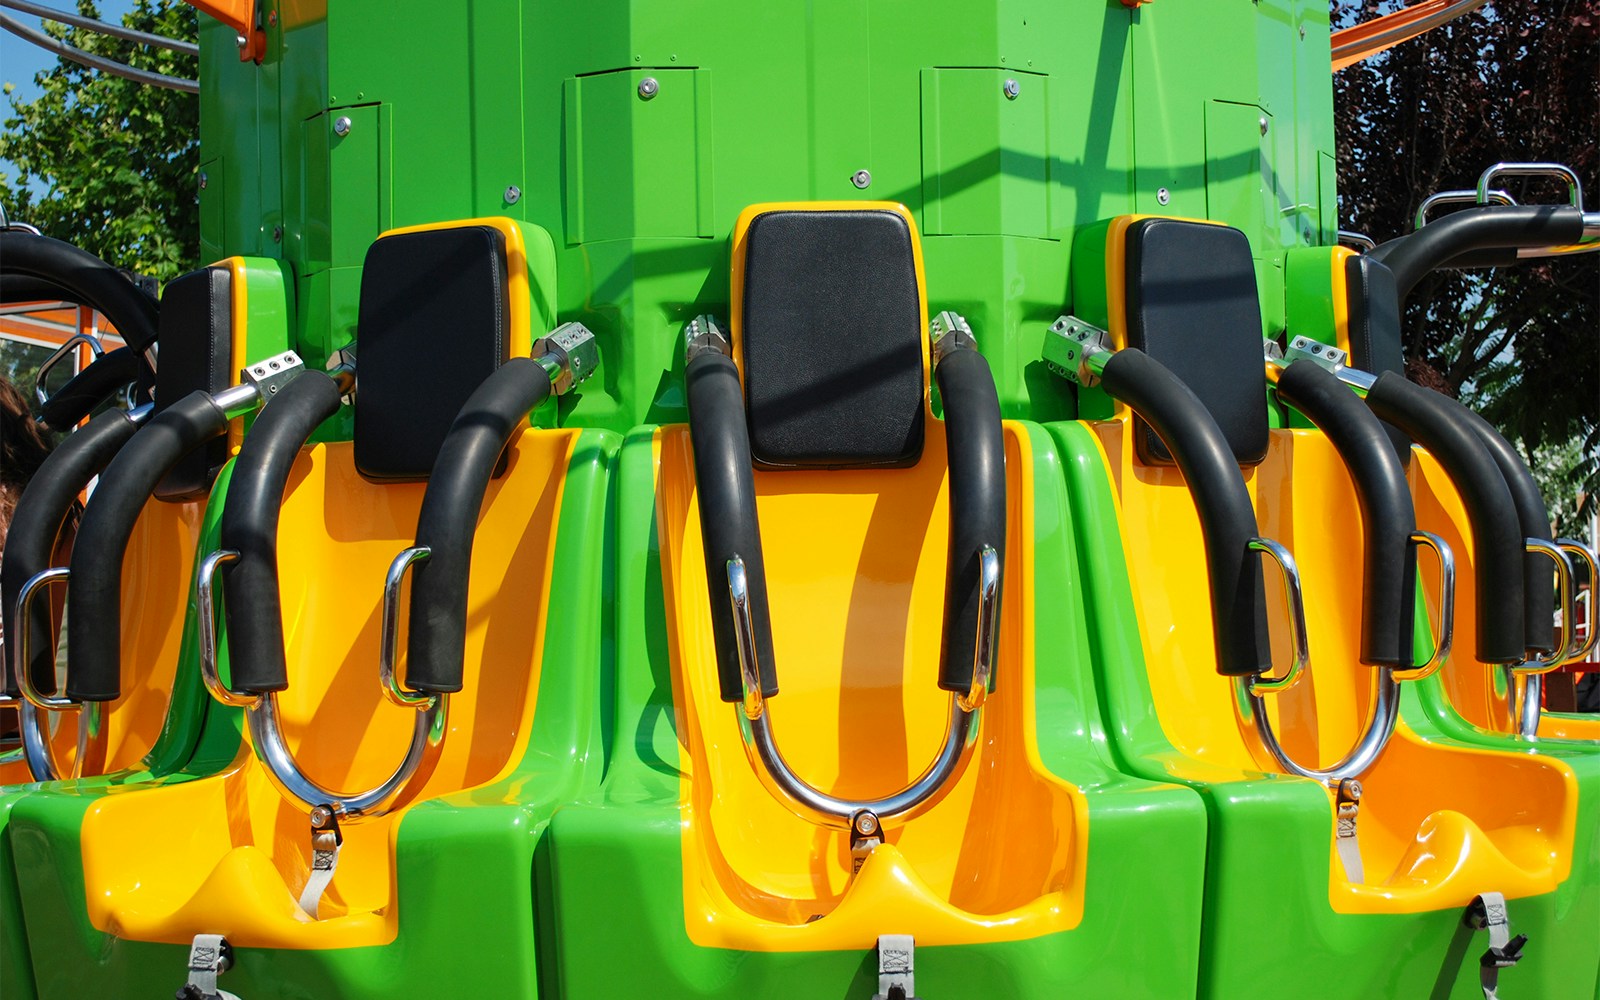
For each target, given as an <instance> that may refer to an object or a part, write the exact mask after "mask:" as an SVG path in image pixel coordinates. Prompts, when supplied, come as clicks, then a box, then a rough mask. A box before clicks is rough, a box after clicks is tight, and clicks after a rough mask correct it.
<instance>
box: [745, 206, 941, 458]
mask: <svg viewBox="0 0 1600 1000" xmlns="http://www.w3.org/2000/svg"><path fill="white" fill-rule="evenodd" d="M911 241H912V235H911V229H910V227H909V226H908V225H907V223H906V220H905V219H904V218H902V217H901V216H899V215H897V214H895V213H894V212H887V211H881V210H871V209H867V210H860V211H837V212H835V211H773V212H767V213H764V214H762V215H758V216H756V218H755V219H754V220H752V221H751V223H750V226H749V229H748V230H747V231H746V233H745V238H744V250H743V253H744V290H743V300H742V301H740V302H736V303H734V308H735V309H738V310H741V312H740V317H741V328H740V345H741V349H742V352H743V356H744V388H745V412H746V416H747V418H748V420H749V424H750V452H751V455H752V457H753V458H754V460H755V464H756V465H757V466H759V467H763V468H769V469H774V468H775V469H785V468H790V469H792V468H832V469H837V468H859V467H873V466H877V467H885V466H887V467H893V466H905V465H912V464H915V462H916V461H917V459H918V458H920V457H921V455H922V438H923V433H924V427H923V420H924V416H923V407H924V402H923V400H924V396H925V393H926V383H925V379H924V375H923V368H922V337H923V330H922V296H921V292H920V290H919V288H918V285H917V270H916V259H915V257H914V254H913V248H912V242H911Z"/></svg>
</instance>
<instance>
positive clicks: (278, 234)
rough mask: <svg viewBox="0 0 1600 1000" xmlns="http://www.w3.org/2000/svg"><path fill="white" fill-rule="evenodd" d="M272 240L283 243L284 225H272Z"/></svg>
mask: <svg viewBox="0 0 1600 1000" xmlns="http://www.w3.org/2000/svg"><path fill="white" fill-rule="evenodd" d="M272 242H274V243H282V242H283V227H282V226H273V227H272Z"/></svg>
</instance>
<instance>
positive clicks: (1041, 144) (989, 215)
mask: <svg viewBox="0 0 1600 1000" xmlns="http://www.w3.org/2000/svg"><path fill="white" fill-rule="evenodd" d="M1013 91H1014V92H1015V93H1014V96H1013V94H1012V92H1013ZM1049 106H1050V78H1049V77H1048V76H1044V75H1042V74H1037V73H1021V72H1017V71H1015V70H1003V69H926V70H923V71H922V194H923V199H924V201H923V209H922V213H923V214H922V231H923V233H924V234H925V235H928V236H946V235H956V236H961V235H967V236H971V235H988V234H1004V235H1007V236H1032V237H1048V236H1049V235H1050V143H1049V135H1050V128H1049V115H1048V108H1049Z"/></svg>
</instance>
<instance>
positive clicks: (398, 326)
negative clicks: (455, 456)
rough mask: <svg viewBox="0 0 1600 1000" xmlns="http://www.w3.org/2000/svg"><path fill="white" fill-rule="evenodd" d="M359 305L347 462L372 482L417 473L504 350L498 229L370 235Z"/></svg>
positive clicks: (506, 322) (503, 274)
mask: <svg viewBox="0 0 1600 1000" xmlns="http://www.w3.org/2000/svg"><path fill="white" fill-rule="evenodd" d="M360 309H361V311H360V318H359V320H358V324H357V337H356V339H357V343H358V344H359V350H360V360H359V361H358V362H357V367H358V376H357V379H358V381H357V386H356V402H355V406H356V413H355V425H356V426H355V462H356V469H357V470H358V471H359V472H360V473H361V474H362V475H363V476H365V477H367V478H368V479H372V480H376V481H379V482H415V481H419V480H424V479H427V478H428V474H429V473H430V472H432V471H433V460H434V458H435V457H437V456H438V454H439V448H440V446H441V445H443V444H444V438H445V435H446V434H447V433H448V432H449V430H450V425H451V423H453V422H454V421H455V418H456V414H457V413H459V412H460V410H461V407H462V406H463V405H464V404H465V403H466V401H467V397H468V396H471V395H472V393H473V390H475V389H477V388H478V386H479V385H480V384H481V383H482V382H483V380H484V379H486V378H488V377H489V375H490V374H491V373H492V372H493V371H494V370H495V369H496V368H499V367H500V366H501V365H502V364H505V362H506V360H507V357H506V352H507V351H508V350H509V346H508V345H509V327H510V296H509V291H508V285H507V263H506V245H505V235H504V234H503V233H501V232H500V231H499V230H498V229H495V228H494V227H493V226H465V227H460V228H453V229H432V230H426V231H423V232H416V233H402V234H399V235H397V236H385V237H383V238H381V239H379V240H378V241H377V242H375V243H373V244H372V246H371V247H370V248H369V249H368V250H367V259H366V264H365V266H364V267H363V269H362V272H361V307H360Z"/></svg>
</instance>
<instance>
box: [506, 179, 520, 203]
mask: <svg viewBox="0 0 1600 1000" xmlns="http://www.w3.org/2000/svg"><path fill="white" fill-rule="evenodd" d="M521 200H522V189H521V188H519V187H517V186H516V185H515V184H513V185H511V186H510V187H508V188H506V204H507V205H515V204H516V203H517V202H519V201H521Z"/></svg>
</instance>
